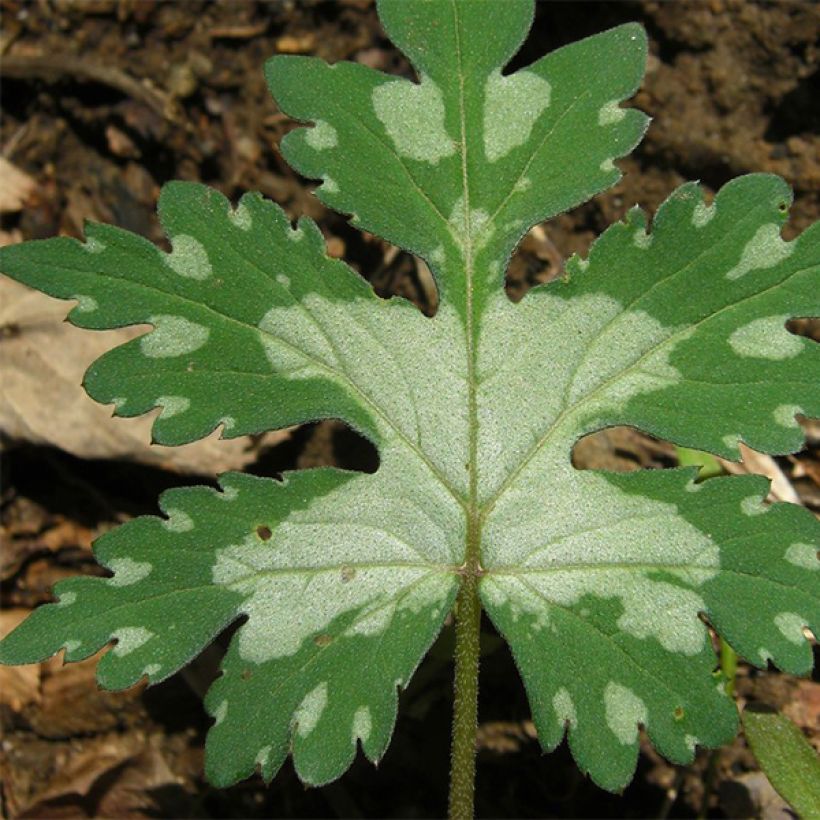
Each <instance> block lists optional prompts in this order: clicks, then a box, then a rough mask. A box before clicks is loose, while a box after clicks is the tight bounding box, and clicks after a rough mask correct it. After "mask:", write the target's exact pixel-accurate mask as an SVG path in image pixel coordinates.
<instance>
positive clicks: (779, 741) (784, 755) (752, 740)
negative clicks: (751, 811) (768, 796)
mask: <svg viewBox="0 0 820 820" xmlns="http://www.w3.org/2000/svg"><path fill="white" fill-rule="evenodd" d="M743 731H744V732H745V733H746V740H748V741H749V746H751V747H752V751H753V752H754V755H755V757H756V758H757V762H758V763H760V768H761V769H763V771H764V773H765V774H766V777H768V778H769V780H770V782H771V784H772V785H773V786H774V787H775V789H777V791H778V793H779V794H780V796H781V797H782V798H783V799H784V800H786V801H787V802H788V803H789V804H790V805H791V807H792V808H793V809H794V810H795V811H796V812H797V813H798V814H799V815H800V816H801V817H803V818H806V820H810V818H814V817H820V761H818V759H817V752H815V751H814V749H813V748H812V747H811V746H810V745H809V742H808V741H807V740H806V738H805V737H804V736H803V733H802V732H801V731H800V730H799V729H798V728H797V726H795V725H794V724H793V723H792V722H791V721H790V720H789V719H788V718H787V717H785V716H784V715H780V714H778V713H776V712H775V713H771V712H760V711H753V710H752V709H749V708H748V707H747V708H746V709H744V710H743Z"/></svg>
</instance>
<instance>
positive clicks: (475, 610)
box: [449, 570, 481, 820]
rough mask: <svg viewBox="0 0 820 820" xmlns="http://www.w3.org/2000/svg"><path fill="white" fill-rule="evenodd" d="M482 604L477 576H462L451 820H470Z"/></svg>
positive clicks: (458, 604) (473, 792)
mask: <svg viewBox="0 0 820 820" xmlns="http://www.w3.org/2000/svg"><path fill="white" fill-rule="evenodd" d="M480 634H481V602H480V600H479V597H478V574H477V573H476V572H470V571H469V570H468V572H467V573H466V574H465V575H464V579H463V581H462V585H461V590H460V591H459V593H458V600H457V603H456V653H455V657H456V673H455V684H454V687H455V698H454V704H453V750H452V757H451V760H450V812H449V814H450V818H451V820H471V818H472V817H473V809H474V804H475V758H476V729H477V727H478V656H479V637H480Z"/></svg>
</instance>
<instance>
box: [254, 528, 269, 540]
mask: <svg viewBox="0 0 820 820" xmlns="http://www.w3.org/2000/svg"><path fill="white" fill-rule="evenodd" d="M256 534H257V535H258V536H259V538H261V539H262V540H263V541H270V537H271V536H272V535H273V531H272V530H271V528H270V527H265V526H261V527H257V528H256Z"/></svg>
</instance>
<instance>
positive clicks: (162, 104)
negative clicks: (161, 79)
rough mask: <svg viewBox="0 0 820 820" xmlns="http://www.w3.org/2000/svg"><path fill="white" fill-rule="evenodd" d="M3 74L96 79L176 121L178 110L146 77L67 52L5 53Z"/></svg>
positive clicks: (28, 76) (8, 75) (20, 76)
mask: <svg viewBox="0 0 820 820" xmlns="http://www.w3.org/2000/svg"><path fill="white" fill-rule="evenodd" d="M0 68H2V72H3V74H4V76H6V77H14V78H16V79H23V80H25V79H28V78H30V77H40V78H42V79H44V80H46V81H49V80H50V81H53V80H56V79H59V78H60V77H64V76H69V77H73V78H74V79H77V80H81V81H83V80H85V81H89V82H97V83H100V84H102V85H107V86H109V87H110V88H115V89H116V90H117V91H120V92H122V93H123V94H125V95H126V96H127V97H131V98H133V99H135V100H138V101H139V102H142V103H145V105H147V106H149V108H152V109H153V110H154V111H156V112H157V113H158V114H159V115H160V116H161V117H163V118H165V119H166V120H169V121H170V122H178V121H179V112H178V110H177V107H176V105H175V103H174V101H173V100H172V99H171V98H170V97H169V96H167V95H166V94H164V93H163V92H162V91H160V90H159V89H157V88H154V87H152V86H151V85H149V84H148V82H147V81H146V80H141V81H140V80H137V79H135V78H134V77H131V76H129V75H128V74H126V73H125V72H124V71H121V70H120V69H118V68H114V67H113V66H107V65H99V64H96V63H91V62H88V61H87V60H83V59H82V58H80V57H74V56H72V55H70V54H53V55H32V56H28V55H8V56H5V57H3V60H2V64H0Z"/></svg>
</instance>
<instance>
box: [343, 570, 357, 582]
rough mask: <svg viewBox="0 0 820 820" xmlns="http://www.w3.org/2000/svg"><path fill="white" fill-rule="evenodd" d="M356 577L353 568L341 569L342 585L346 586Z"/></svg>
mask: <svg viewBox="0 0 820 820" xmlns="http://www.w3.org/2000/svg"><path fill="white" fill-rule="evenodd" d="M355 577H356V570H355V568H354V567H342V583H343V584H346V583H347V582H348V581H352V580H353V579H354V578H355Z"/></svg>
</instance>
